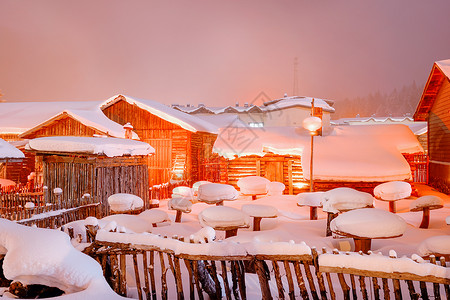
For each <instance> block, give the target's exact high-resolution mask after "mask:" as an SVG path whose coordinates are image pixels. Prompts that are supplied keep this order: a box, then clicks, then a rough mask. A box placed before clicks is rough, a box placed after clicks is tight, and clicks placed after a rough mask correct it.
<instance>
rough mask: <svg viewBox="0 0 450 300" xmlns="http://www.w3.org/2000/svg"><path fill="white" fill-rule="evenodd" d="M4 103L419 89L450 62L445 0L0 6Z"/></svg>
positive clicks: (202, 99) (8, 1)
mask: <svg viewBox="0 0 450 300" xmlns="http://www.w3.org/2000/svg"><path fill="white" fill-rule="evenodd" d="M0 12H1V14H0V16H1V17H0V41H1V47H0V90H1V92H2V93H3V94H4V96H3V98H2V99H5V100H7V101H47V100H48V101H56V100H105V99H106V98H108V97H110V96H112V95H114V94H117V93H124V94H127V95H130V96H134V97H138V98H143V99H153V100H157V101H160V102H163V103H167V104H170V103H191V104H198V103H205V104H207V105H228V104H234V102H236V101H239V102H241V103H243V102H244V101H248V102H251V101H252V99H253V98H255V97H256V96H257V95H258V94H259V93H260V92H261V91H264V92H265V93H266V94H267V95H268V96H269V97H271V98H276V97H281V96H282V95H283V94H284V93H285V92H286V93H288V94H289V95H292V92H293V61H294V58H295V57H298V60H299V73H298V76H299V81H298V84H299V94H300V95H305V96H313V97H321V98H327V99H333V100H337V101H339V100H340V99H344V98H346V97H355V96H365V95H366V94H368V93H370V92H375V91H377V90H380V91H386V92H388V91H391V90H392V89H394V88H396V87H397V88H398V87H402V86H403V85H405V84H410V83H412V81H414V80H415V81H416V83H417V84H420V85H423V84H424V83H425V81H426V79H427V77H428V74H429V72H430V70H431V66H432V64H433V62H434V61H436V60H442V59H448V58H450V38H449V37H450V18H448V13H449V12H450V1H448V0H434V1H423V0H398V1H397V0H396V1H388V0H381V1H361V0H349V1H336V0H330V1H306V0H305V1H300V0H292V1H283V0H280V1H275V0H274V1H263V0H254V1H250V0H248V1H237V0H231V1H195V0H193V1H111V0H108V1H106V0H105V1H97V0H96V1H91V0H82V1H80V0H78V1H70V2H69V1H60V0H52V1H21V0H2V1H1V2H0Z"/></svg>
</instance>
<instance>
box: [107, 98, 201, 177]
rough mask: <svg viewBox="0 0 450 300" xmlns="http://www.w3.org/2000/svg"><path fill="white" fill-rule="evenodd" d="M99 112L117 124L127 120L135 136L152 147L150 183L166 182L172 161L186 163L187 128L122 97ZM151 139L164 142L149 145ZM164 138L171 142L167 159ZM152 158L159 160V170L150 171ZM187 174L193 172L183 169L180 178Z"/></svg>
mask: <svg viewBox="0 0 450 300" xmlns="http://www.w3.org/2000/svg"><path fill="white" fill-rule="evenodd" d="M103 113H104V114H105V115H106V116H107V117H108V118H110V119H111V120H113V121H115V122H117V123H119V124H122V125H123V124H125V123H127V122H130V123H131V124H132V125H133V130H134V131H135V132H136V133H137V134H138V135H139V138H140V139H141V140H142V141H145V142H148V143H149V144H150V145H151V146H152V147H154V148H155V155H154V157H153V158H150V159H149V163H150V164H149V180H150V181H151V182H150V184H151V185H156V184H161V183H165V182H167V181H168V178H169V179H170V177H171V175H172V174H171V173H170V174H168V173H167V172H168V170H169V169H170V170H172V169H173V167H174V164H175V163H177V164H181V165H182V166H186V165H189V164H190V162H189V159H191V154H190V150H191V147H190V146H189V143H190V135H191V133H190V132H189V131H187V130H185V129H183V128H181V127H180V126H178V125H176V124H173V123H170V122H168V121H166V120H164V119H161V118H160V117H158V116H155V115H153V114H151V113H149V112H148V111H146V110H143V109H141V108H139V107H138V106H137V105H131V104H129V103H128V102H126V101H124V100H121V101H118V102H116V103H114V104H113V105H111V106H108V107H106V108H104V109H103ZM155 140H165V141H166V142H161V143H153V144H152V141H155ZM168 140H170V141H171V150H170V151H171V156H170V158H169V156H168V149H167V145H168V142H167V141H168ZM169 159H170V161H169ZM155 161H159V164H160V167H161V169H156V170H154V169H153V168H152V164H155ZM191 173H193V172H192V171H191V170H186V173H185V174H183V177H184V178H182V179H186V178H187V177H188V176H189V174H191ZM169 176H170V177H169Z"/></svg>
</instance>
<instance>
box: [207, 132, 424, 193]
mask: <svg viewBox="0 0 450 300" xmlns="http://www.w3.org/2000/svg"><path fill="white" fill-rule="evenodd" d="M310 151H311V138H310V135H309V133H308V132H307V131H306V130H305V129H303V128H299V127H272V128H248V127H243V128H225V129H221V131H220V133H219V136H218V138H217V141H216V143H215V144H214V152H216V153H218V155H220V156H221V157H223V158H224V159H225V161H224V162H222V163H221V167H222V170H221V171H222V172H223V173H224V174H227V176H226V177H222V178H221V180H222V181H228V183H230V184H233V185H235V184H236V182H237V180H238V179H239V178H241V177H244V176H249V175H259V176H264V177H266V178H267V179H269V180H271V181H280V182H283V183H284V184H285V185H286V187H287V189H286V192H288V193H293V194H296V193H298V192H300V191H302V190H303V191H304V190H307V189H309V174H310V169H309V168H310V157H311V152H310ZM418 152H423V149H422V147H421V145H420V144H419V142H418V140H417V139H416V138H415V136H414V134H413V133H412V131H411V130H410V129H409V128H408V126H406V125H365V126H357V125H355V126H336V127H334V128H332V130H331V131H329V132H328V133H327V134H324V135H323V136H316V137H314V158H313V159H314V163H313V166H314V167H313V178H314V181H315V182H316V183H318V184H317V185H316V187H317V188H316V190H317V189H321V188H320V186H322V187H323V189H329V188H332V187H337V186H351V187H354V188H357V189H360V190H365V191H369V192H372V190H373V187H374V186H375V185H377V184H379V183H380V182H386V181H391V180H411V179H412V175H411V168H410V165H409V163H408V162H407V161H406V159H405V157H404V156H403V154H408V153H418Z"/></svg>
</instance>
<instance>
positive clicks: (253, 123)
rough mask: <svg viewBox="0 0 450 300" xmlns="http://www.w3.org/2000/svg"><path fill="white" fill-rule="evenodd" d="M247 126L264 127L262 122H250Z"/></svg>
mask: <svg viewBox="0 0 450 300" xmlns="http://www.w3.org/2000/svg"><path fill="white" fill-rule="evenodd" d="M248 125H249V126H250V127H264V122H250V123H248Z"/></svg>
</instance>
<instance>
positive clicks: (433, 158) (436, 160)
mask: <svg viewBox="0 0 450 300" xmlns="http://www.w3.org/2000/svg"><path fill="white" fill-rule="evenodd" d="M414 120H415V121H427V123H428V155H429V157H430V162H429V177H430V178H429V180H430V183H434V184H435V185H436V186H442V187H443V186H446V188H447V191H448V190H449V189H450V59H447V60H441V61H437V62H435V63H434V64H433V67H432V69H431V73H430V75H429V77H428V80H427V83H426V85H425V88H424V91H423V93H422V96H421V98H420V101H419V104H418V105H417V108H416V112H415V114H414Z"/></svg>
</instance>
